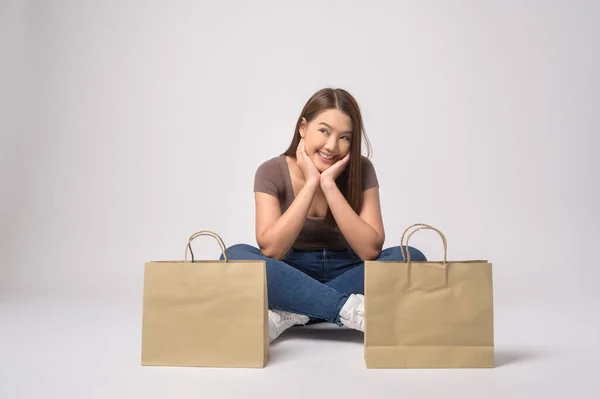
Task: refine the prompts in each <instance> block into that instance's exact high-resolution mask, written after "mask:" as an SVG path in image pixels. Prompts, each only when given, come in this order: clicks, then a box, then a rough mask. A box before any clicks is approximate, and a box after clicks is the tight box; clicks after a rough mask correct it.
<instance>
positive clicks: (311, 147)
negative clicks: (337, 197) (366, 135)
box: [299, 109, 352, 172]
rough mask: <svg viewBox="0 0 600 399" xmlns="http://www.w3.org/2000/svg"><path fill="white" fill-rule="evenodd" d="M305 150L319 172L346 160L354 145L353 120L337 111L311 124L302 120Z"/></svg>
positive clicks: (333, 110)
mask: <svg viewBox="0 0 600 399" xmlns="http://www.w3.org/2000/svg"><path fill="white" fill-rule="evenodd" d="M299 130H300V135H301V136H302V137H303V138H304V148H305V150H306V153H307V154H308V157H309V158H310V159H312V161H313V163H314V164H315V166H316V167H317V170H319V172H323V171H324V170H325V169H327V168H329V167H330V166H331V165H333V164H334V163H336V162H337V161H339V160H340V159H342V158H344V157H345V156H346V154H348V152H349V151H350V144H351V143H352V119H350V117H349V116H348V115H346V114H345V113H343V112H341V111H340V110H337V109H328V110H326V111H323V112H321V113H320V114H318V115H317V116H316V117H315V118H314V119H313V120H312V121H310V123H308V124H307V123H306V119H304V118H302V123H301V124H300V129H299Z"/></svg>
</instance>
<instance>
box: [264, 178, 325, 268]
mask: <svg viewBox="0 0 600 399" xmlns="http://www.w3.org/2000/svg"><path fill="white" fill-rule="evenodd" d="M318 186H319V182H318V181H317V180H308V181H307V182H306V183H305V184H304V187H302V189H301V190H300V192H299V193H298V195H297V196H296V198H295V199H294V201H293V202H292V204H291V205H290V206H289V208H288V209H287V210H286V211H285V212H284V213H283V215H282V214H281V210H280V204H279V200H278V199H277V198H275V197H273V196H272V195H269V194H265V193H261V192H257V193H256V194H255V199H256V241H257V243H258V246H259V248H260V251H261V252H262V254H263V255H265V256H268V257H270V258H273V259H282V258H283V257H284V256H285V254H286V253H287V251H288V250H289V249H290V248H291V247H292V245H293V244H294V242H295V241H296V238H297V237H298V234H300V231H301V230H302V227H303V226H304V222H305V220H306V216H307V215H308V211H309V210H310V206H311V204H312V201H313V197H314V195H315V192H316V190H317V187H318Z"/></svg>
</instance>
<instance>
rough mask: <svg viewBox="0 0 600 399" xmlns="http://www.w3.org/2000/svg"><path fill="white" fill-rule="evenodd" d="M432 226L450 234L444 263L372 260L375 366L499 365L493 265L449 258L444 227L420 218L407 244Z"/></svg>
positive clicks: (368, 330)
mask: <svg viewBox="0 0 600 399" xmlns="http://www.w3.org/2000/svg"><path fill="white" fill-rule="evenodd" d="M414 227H418V228H416V229H415V230H414V231H412V232H411V233H410V234H409V235H408V237H407V240H406V246H408V244H409V241H410V237H411V236H412V235H413V234H414V233H415V232H417V231H419V230H423V229H429V230H434V231H436V232H437V233H438V234H439V235H440V237H441V238H442V243H443V246H444V260H443V261H442V262H431V261H427V262H414V261H411V259H410V253H408V251H406V254H403V258H404V261H401V262H386V261H367V262H365V362H366V365H367V368H460V367H494V322H493V293H492V292H493V290H492V265H491V263H489V262H487V261H484V260H473V261H448V260H447V253H448V245H447V240H446V237H445V236H444V234H443V233H442V232H441V231H439V230H438V229H436V228H434V227H431V226H429V225H426V224H422V223H418V224H415V225H412V226H410V227H409V228H407V229H406V231H405V232H404V234H402V238H401V241H400V248H401V249H402V250H403V252H405V251H404V247H403V242H404V236H405V234H406V233H407V232H408V231H409V230H410V229H412V228H414Z"/></svg>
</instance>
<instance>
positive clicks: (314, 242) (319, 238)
mask: <svg viewBox="0 0 600 399" xmlns="http://www.w3.org/2000/svg"><path fill="white" fill-rule="evenodd" d="M362 161H363V162H362V184H363V191H364V190H367V189H369V188H372V187H379V182H378V181H377V175H376V174H375V168H374V167H373V164H372V163H371V161H370V160H369V159H368V158H367V157H364V156H362ZM257 191H258V192H261V193H267V194H270V195H272V196H274V197H275V198H277V199H278V200H279V204H280V209H281V213H282V214H283V213H284V212H285V211H286V210H287V209H288V208H289V206H290V205H291V204H292V202H293V201H294V198H295V196H294V188H293V186H292V179H291V176H290V170H289V167H288V164H287V161H286V159H285V155H280V156H278V157H274V158H271V159H269V160H268V161H265V162H263V163H262V164H261V165H260V166H259V167H258V169H257V170H256V174H255V177H254V192H257ZM292 248H294V249H298V250H302V251H318V250H322V249H328V250H334V251H340V250H344V249H349V248H350V245H348V242H347V241H346V239H345V238H344V236H343V235H342V233H341V232H336V231H335V230H333V229H332V228H331V227H328V226H327V225H325V222H324V219H323V218H318V217H311V216H308V217H307V219H306V221H305V222H304V226H303V227H302V230H300V234H298V238H297V239H296V241H295V242H294V244H293V245H292Z"/></svg>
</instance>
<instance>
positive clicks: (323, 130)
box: [319, 129, 329, 134]
mask: <svg viewBox="0 0 600 399" xmlns="http://www.w3.org/2000/svg"><path fill="white" fill-rule="evenodd" d="M319 131H320V132H322V133H325V134H329V132H328V131H327V129H319Z"/></svg>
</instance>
